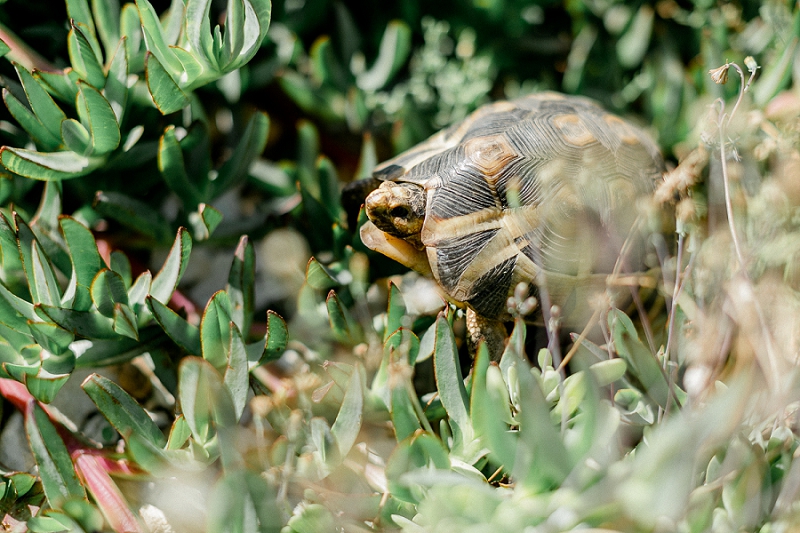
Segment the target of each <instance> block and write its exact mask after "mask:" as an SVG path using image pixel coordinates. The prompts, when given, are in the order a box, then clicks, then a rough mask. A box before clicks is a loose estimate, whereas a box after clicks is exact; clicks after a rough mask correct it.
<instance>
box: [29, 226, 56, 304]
mask: <svg viewBox="0 0 800 533" xmlns="http://www.w3.org/2000/svg"><path fill="white" fill-rule="evenodd" d="M31 245H32V247H31V255H30V263H29V264H28V263H26V265H25V270H26V271H27V270H28V269H29V268H30V269H31V274H32V279H33V284H32V285H30V287H29V289H30V290H31V297H32V298H33V302H34V303H43V304H47V305H59V304H60V303H61V287H59V285H58V281H56V273H55V271H54V270H53V267H52V265H51V264H50V259H49V258H48V257H47V255H46V254H45V253H44V250H42V247H41V245H40V244H39V241H36V240H34V241H33V242H32V243H31Z"/></svg>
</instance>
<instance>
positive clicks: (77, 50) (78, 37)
mask: <svg viewBox="0 0 800 533" xmlns="http://www.w3.org/2000/svg"><path fill="white" fill-rule="evenodd" d="M90 39H91V40H94V37H90V36H89V34H88V32H87V31H86V27H85V26H83V25H81V24H80V23H78V22H75V21H73V24H72V29H71V30H70V32H69V36H68V38H67V50H68V51H69V60H70V63H71V64H72V69H73V70H74V71H75V72H76V73H77V74H78V75H79V76H80V77H81V79H83V80H84V81H86V83H88V84H89V85H91V86H92V87H96V88H97V89H102V88H103V86H104V85H105V84H106V75H105V72H103V65H102V60H101V59H100V57H98V55H97V54H96V53H95V48H94V47H93V46H92V43H91V41H90ZM95 42H96V41H95Z"/></svg>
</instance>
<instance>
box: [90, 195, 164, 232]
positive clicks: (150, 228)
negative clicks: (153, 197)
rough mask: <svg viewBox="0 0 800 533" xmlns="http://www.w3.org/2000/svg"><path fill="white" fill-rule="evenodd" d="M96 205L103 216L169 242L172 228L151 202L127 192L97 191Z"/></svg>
mask: <svg viewBox="0 0 800 533" xmlns="http://www.w3.org/2000/svg"><path fill="white" fill-rule="evenodd" d="M94 201H95V203H94V207H95V209H96V210H97V212H98V213H100V214H101V215H102V216H105V217H108V218H111V219H114V220H116V221H117V222H119V223H120V224H122V225H124V226H126V227H128V228H130V229H132V230H134V231H138V232H140V233H142V234H144V235H148V236H150V237H152V238H153V239H155V240H157V241H158V242H167V241H168V240H169V236H170V234H171V233H172V230H171V229H170V227H169V224H168V223H167V222H166V221H165V220H164V218H163V217H162V216H161V215H160V214H159V212H158V211H156V210H155V209H154V208H153V207H152V206H151V205H150V204H147V203H145V202H144V201H141V200H137V199H135V198H132V197H130V196H127V195H125V194H122V193H119V192H112V191H97V194H95V200H94Z"/></svg>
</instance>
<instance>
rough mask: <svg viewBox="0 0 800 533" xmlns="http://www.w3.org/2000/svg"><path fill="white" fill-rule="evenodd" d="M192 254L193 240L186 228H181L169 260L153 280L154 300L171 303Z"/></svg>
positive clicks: (168, 257)
mask: <svg viewBox="0 0 800 533" xmlns="http://www.w3.org/2000/svg"><path fill="white" fill-rule="evenodd" d="M191 252H192V238H191V237H190V236H189V232H188V231H186V228H179V229H178V233H177V235H175V241H174V242H173V243H172V248H171V249H170V251H169V255H168V256H167V260H166V261H164V266H162V267H161V270H159V271H158V274H156V276H155V277H154V278H153V283H152V285H151V286H150V295H151V296H152V297H153V298H155V299H156V300H158V301H160V302H169V299H170V298H171V297H172V293H173V292H174V291H175V288H176V287H177V286H178V283H179V282H180V280H181V278H182V277H183V273H184V272H185V271H186V264H187V263H188V261H189V254H190V253H191Z"/></svg>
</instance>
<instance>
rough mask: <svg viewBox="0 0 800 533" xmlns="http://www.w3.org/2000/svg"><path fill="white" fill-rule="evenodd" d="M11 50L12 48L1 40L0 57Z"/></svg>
mask: <svg viewBox="0 0 800 533" xmlns="http://www.w3.org/2000/svg"><path fill="white" fill-rule="evenodd" d="M10 51H11V48H9V47H8V45H7V44H6V43H5V41H3V40H0V57H3V56H5V55H6V54H7V53H9V52H10Z"/></svg>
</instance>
